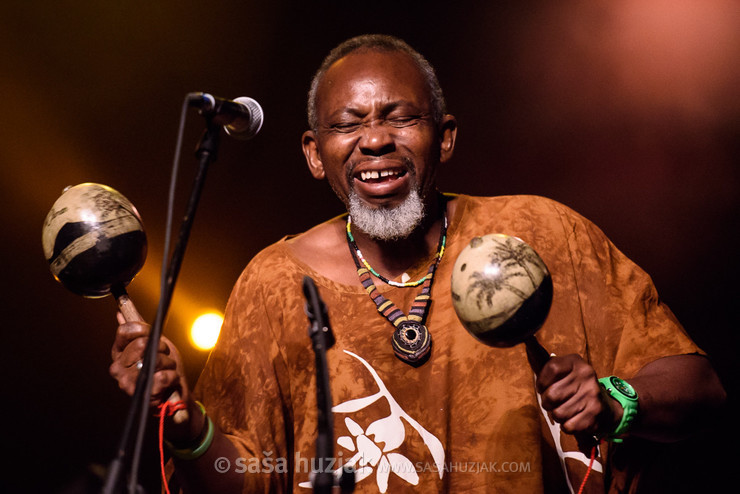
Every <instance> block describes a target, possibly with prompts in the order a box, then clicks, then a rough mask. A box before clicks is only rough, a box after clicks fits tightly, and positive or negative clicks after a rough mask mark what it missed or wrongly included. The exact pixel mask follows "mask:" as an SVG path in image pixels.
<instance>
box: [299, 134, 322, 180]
mask: <svg viewBox="0 0 740 494" xmlns="http://www.w3.org/2000/svg"><path fill="white" fill-rule="evenodd" d="M301 146H302V147H303V155H304V156H305V157H306V163H307V164H308V169H309V170H310V171H311V175H313V178H315V179H318V180H321V179H323V178H324V177H325V176H326V173H324V164H323V163H322V162H321V156H320V153H319V143H318V141H317V139H316V133H315V132H314V131H313V130H307V131H306V132H304V133H303V137H302V138H301Z"/></svg>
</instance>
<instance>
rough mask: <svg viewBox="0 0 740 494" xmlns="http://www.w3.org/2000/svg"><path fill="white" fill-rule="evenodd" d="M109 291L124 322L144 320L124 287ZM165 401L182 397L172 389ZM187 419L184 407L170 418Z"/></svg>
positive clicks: (177, 400) (177, 421)
mask: <svg viewBox="0 0 740 494" xmlns="http://www.w3.org/2000/svg"><path fill="white" fill-rule="evenodd" d="M111 292H112V293H113V296H114V297H115V298H116V303H118V310H120V311H121V314H123V318H124V319H126V322H144V318H143V317H141V314H139V311H138V310H136V306H135V305H134V303H133V302H132V301H131V298H130V297H129V296H128V293H127V292H126V290H125V289H123V288H118V289H116V290H112V291H111ZM167 401H169V402H170V403H173V404H174V403H177V402H179V401H182V398H181V397H180V393H179V392H177V391H174V392H173V393H172V394H171V395H170V397H169V398H168V399H167ZM187 419H188V411H187V410H185V409H180V410H178V411H176V412H175V415H174V417H173V418H172V420H174V421H175V423H176V424H181V423H183V422H185V421H186V420H187Z"/></svg>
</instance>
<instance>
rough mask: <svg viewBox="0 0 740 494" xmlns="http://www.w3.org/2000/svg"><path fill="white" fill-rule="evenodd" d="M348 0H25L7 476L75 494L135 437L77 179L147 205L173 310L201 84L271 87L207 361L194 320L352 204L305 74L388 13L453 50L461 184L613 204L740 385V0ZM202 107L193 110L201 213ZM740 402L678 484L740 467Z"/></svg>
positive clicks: (225, 156) (4, 85) (12, 170)
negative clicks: (186, 104)
mask: <svg viewBox="0 0 740 494" xmlns="http://www.w3.org/2000/svg"><path fill="white" fill-rule="evenodd" d="M268 4H269V6H268ZM347 5H354V4H352V3H350V2H321V1H318V2H316V1H314V2H304V3H297V2H296V3H290V2H277V1H276V2H252V1H241V2H236V1H232V2H228V1H224V0H220V1H211V2H195V1H192V0H180V1H178V2H143V1H106V2H100V1H90V0H88V1H82V0H79V1H75V2H72V1H57V2H44V1H11V2H6V3H5V4H4V5H3V9H2V12H1V13H0V95H2V110H1V115H2V117H0V181H1V185H0V186H1V189H0V190H1V192H2V194H1V195H0V197H2V199H1V200H2V204H3V207H2V208H0V221H2V231H3V235H4V242H3V252H4V256H3V258H4V259H5V264H4V268H3V269H2V273H3V281H4V282H3V284H2V300H3V302H2V308H3V310H2V326H1V327H2V334H3V341H4V343H3V345H2V347H3V351H2V352H3V353H2V358H0V365H2V378H3V380H2V381H3V385H2V389H3V405H2V409H3V422H2V424H3V427H2V430H3V436H2V437H3V439H2V442H3V449H4V451H5V457H6V458H8V457H10V460H9V461H8V460H7V459H6V460H5V461H3V462H2V475H1V476H0V491H2V492H62V491H63V490H64V489H67V491H73V490H74V489H76V488H77V487H76V486H79V483H80V482H82V481H83V480H84V479H86V478H88V477H90V476H91V473H90V472H94V471H95V470H96V468H97V466H98V465H106V464H107V463H108V462H109V460H110V459H111V458H112V457H113V454H114V450H115V446H116V444H117V442H118V437H119V435H120V430H121V427H122V424H123V421H124V416H125V412H126V409H127V403H128V400H127V398H126V397H125V396H123V394H122V393H120V392H119V391H118V389H117V385H116V383H115V382H114V381H113V380H112V379H111V378H110V377H109V376H108V365H109V362H110V354H109V352H110V345H111V342H112V339H113V335H114V332H115V328H116V321H115V316H114V315H115V306H114V303H113V301H112V299H110V298H105V299H101V300H88V299H83V298H81V297H77V296H75V295H73V294H71V293H69V292H67V291H66V290H65V289H64V288H63V287H62V286H61V285H59V284H58V283H57V282H55V281H54V279H53V278H52V276H51V274H50V273H49V270H48V266H47V262H46V260H45V259H44V256H43V253H42V250H41V240H40V239H41V225H42V223H43V220H44V218H45V216H46V213H47V212H48V211H49V209H50V208H51V205H52V204H53V203H54V201H55V200H56V199H57V198H58V197H59V195H60V194H61V192H62V189H63V188H64V187H65V186H67V185H75V184H78V183H82V182H99V183H104V184H107V185H110V186H112V187H114V188H116V189H118V190H119V191H120V192H122V193H123V194H124V195H126V196H127V197H128V198H129V199H130V200H131V201H132V202H133V203H134V204H135V205H136V206H137V208H138V210H139V212H140V213H141V215H142V217H143V219H144V223H145V227H146V230H147V234H148V238H149V256H148V260H147V264H146V266H145V268H144V269H143V271H142V272H141V274H140V275H139V276H138V277H137V278H136V280H134V282H133V283H132V284H131V285H130V288H129V292H130V294H131V296H132V298H133V299H134V301H135V302H136V304H137V306H138V307H139V310H140V311H141V312H142V314H144V316H145V317H147V318H148V319H150V320H151V319H152V318H153V315H154V313H155V309H156V304H157V300H158V275H159V270H160V263H161V259H162V243H163V235H164V219H165V213H166V209H165V206H166V195H167V190H168V186H169V183H168V181H169V173H170V168H171V165H172V158H173V155H174V150H175V139H176V134H177V125H178V119H179V114H180V107H181V104H182V101H183V98H184V97H185V94H187V93H189V92H192V91H205V92H210V93H212V94H215V95H218V96H223V97H228V98H235V97H237V96H251V97H253V98H255V99H256V100H257V101H259V102H260V104H261V105H262V107H263V108H264V111H265V124H264V127H263V130H262V132H261V133H260V134H259V135H258V136H257V137H256V138H255V139H253V140H252V141H248V142H239V141H234V140H231V139H228V138H226V137H224V138H223V140H222V144H221V148H220V154H219V157H218V161H217V162H216V163H215V164H214V165H213V167H212V168H211V171H210V173H209V175H208V179H207V183H206V189H205V192H204V194H203V198H202V201H201V205H200V208H199V211H198V215H197V217H196V221H195V227H194V229H193V233H192V240H191V243H190V245H189V247H188V252H187V256H186V259H185V262H184V265H183V269H182V273H181V277H180V280H179V283H178V286H177V290H176V293H175V298H174V301H173V305H172V309H171V312H170V317H169V320H168V323H167V326H166V329H165V334H167V335H168V336H169V337H170V338H172V339H173V340H175V342H176V343H178V345H179V346H180V348H181V350H182V352H183V353H184V354H185V358H186V359H187V362H188V366H189V367H188V371H189V373H190V374H191V379H192V380H195V379H196V377H197V375H198V373H199V372H200V369H201V367H202V365H203V363H204V362H205V359H206V358H207V355H206V354H205V353H203V352H199V351H196V350H194V349H191V347H190V346H189V343H188V341H187V338H186V336H185V330H186V328H187V326H188V325H189V324H190V322H191V321H192V319H193V317H194V316H195V315H197V314H198V313H200V312H202V311H203V310H206V309H218V310H222V309H223V307H224V304H225V302H226V299H227V297H228V295H229V292H230V289H231V286H232V283H233V282H234V280H235V279H236V277H237V276H238V275H239V273H240V271H241V269H242V268H243V266H244V265H245V264H246V263H247V262H248V261H249V259H250V258H251V257H252V256H253V255H254V254H255V253H256V252H258V250H260V249H261V248H263V247H264V246H266V245H268V244H269V243H271V242H273V241H276V240H278V239H279V238H280V237H282V236H283V235H285V234H288V233H297V232H300V231H303V230H305V229H307V228H308V227H310V226H312V225H313V224H315V223H317V222H319V221H322V220H324V219H327V218H329V217H330V216H333V215H336V214H339V213H340V212H341V205H340V203H339V202H338V201H337V200H336V199H335V198H334V196H333V195H332V193H331V191H330V190H329V188H328V187H327V186H326V184H323V183H321V182H317V181H314V180H313V179H312V178H311V177H310V175H309V173H308V171H307V168H306V166H305V164H304V161H303V156H302V154H301V151H300V146H299V143H300V135H301V133H302V132H303V130H304V129H305V127H306V124H305V116H304V115H305V110H304V108H305V94H306V91H307V89H308V83H309V79H310V77H311V75H312V73H313V71H314V70H315V69H316V68H317V66H318V65H319V63H320V61H321V59H322V58H323V56H324V55H325V54H326V52H327V51H328V50H329V49H330V48H331V47H333V46H334V45H336V44H337V43H338V42H340V41H342V40H343V39H345V38H347V37H350V36H353V35H356V34H361V33H365V32H384V33H390V34H395V35H399V36H401V37H403V38H404V39H406V40H407V41H408V42H409V43H410V44H411V45H412V46H414V47H415V48H417V49H419V50H420V51H421V52H422V53H424V54H425V55H426V56H427V57H428V59H429V60H430V61H431V63H432V64H433V65H435V66H436V68H437V71H438V75H439V78H440V80H441V83H442V86H443V88H444V90H445V93H446V96H447V100H448V106H449V110H450V112H451V113H453V114H455V115H456V116H457V117H458V122H459V126H460V130H459V138H458V147H457V150H456V154H455V158H454V159H453V162H452V163H450V164H448V165H445V167H444V168H443V169H442V170H441V184H442V188H443V190H447V191H452V192H463V193H470V194H479V195H498V194H512V193H517V194H518V193H525V194H539V195H544V196H548V197H551V198H554V199H556V200H559V201H561V202H563V203H565V204H567V205H569V206H571V207H573V208H574V209H576V210H577V211H579V212H580V213H582V214H583V215H585V216H586V217H588V218H590V219H591V220H593V221H594V222H595V223H596V224H598V225H599V226H600V227H601V228H602V229H603V230H604V231H605V232H606V233H607V235H608V236H609V237H610V238H611V239H612V240H613V241H614V242H615V243H616V244H617V246H619V247H620V248H621V249H622V250H623V251H624V252H625V253H626V254H627V255H628V256H629V257H631V258H632V259H633V260H635V261H636V262H637V263H638V264H640V265H641V266H642V267H643V268H645V269H646V270H647V271H648V272H649V273H650V274H651V275H652V276H653V278H654V281H655V283H656V285H657V286H658V289H659V291H660V293H661V295H662V297H663V299H664V300H665V301H666V302H667V303H668V304H669V305H670V307H671V308H672V309H673V310H674V312H675V313H676V314H677V315H678V317H679V318H680V319H681V320H682V321H683V323H684V324H685V326H686V328H687V330H688V332H689V333H690V334H691V336H692V337H693V338H694V339H695V340H696V341H697V342H698V343H699V344H700V345H701V346H702V347H703V348H704V349H705V350H706V351H707V352H708V353H709V355H710V356H711V357H712V359H713V361H714V363H715V366H716V368H717V370H718V372H719V373H720V375H721V377H722V379H723V381H724V383H725V385H726V387H727V389H728V391H730V394H731V400H732V403H733V404H734V394H735V393H736V391H737V389H738V381H737V377H736V374H737V365H736V361H735V355H736V353H737V347H738V336H737V331H736V330H737V328H738V322H739V321H738V315H737V314H738V310H737V305H738V300H739V299H738V295H739V293H738V289H737V286H738V285H737V278H738V274H740V273H739V271H740V270H739V269H738V268H739V266H740V263H738V261H737V258H736V256H737V238H738V235H737V229H738V226H740V225H739V224H738V213H739V212H740V201H739V198H740V197H739V191H740V183H739V181H740V177H739V172H738V165H739V164H740V163H739V161H740V160H739V158H740V146H739V145H738V142H739V139H738V138H739V137H740V125H739V124H740V97H739V96H738V87H740V5H739V4H738V2H736V1H729V0H727V1H713V0H694V1H678V2H675V1H668V0H656V1H651V2H643V1H641V0H629V1H623V2H609V1H606V0H597V1H592V0H591V1H586V0H583V1H578V0H572V1H565V0H561V1H544V0H540V1H536V0H529V1H526V0H525V1H520V2H478V3H473V2H449V3H442V2H401V1H398V2H372V3H370V2H366V3H362V4H360V3H358V4H357V5H361V6H347ZM202 126H203V120H202V117H200V116H199V115H198V114H197V112H196V111H195V110H192V111H191V112H190V113H188V121H187V127H186V136H185V149H184V155H183V160H182V164H181V166H182V173H181V176H180V187H179V196H178V201H179V202H178V204H177V209H176V212H177V215H178V216H177V218H178V223H179V218H180V216H181V214H182V212H183V211H184V201H185V198H186V197H187V194H188V193H189V190H190V185H191V182H192V177H193V174H194V171H195V168H196V162H195V158H194V156H193V155H192V150H193V149H194V147H195V145H196V143H197V141H198V138H199V136H200V133H201V131H202ZM736 413H737V412H736V408H731V409H730V411H728V412H727V414H726V416H725V417H723V418H722V419H721V420H718V421H717V422H716V423H714V424H710V425H711V426H712V427H711V429H710V431H709V432H708V433H707V434H705V435H704V436H702V437H701V438H700V439H699V440H696V441H692V442H690V443H688V444H687V445H683V446H680V447H679V449H678V451H679V454H677V455H676V457H677V458H678V460H676V461H675V462H673V463H672V465H673V467H672V468H673V470H670V471H669V472H667V473H666V474H665V477H664V480H665V482H667V483H670V484H671V485H682V486H684V487H687V489H688V486H694V485H702V486H704V487H707V486H711V485H714V484H713V482H715V481H716V482H717V484H716V485H721V483H723V482H725V481H727V482H729V481H730V480H729V479H730V474H731V473H730V471H728V469H729V468H731V467H733V466H734V464H735V460H736V459H737V453H735V452H734V451H735V450H734V448H732V447H730V445H729V443H730V442H731V441H733V440H734V441H736V440H737V433H736V432H735V430H736V429H737V427H736V424H735V422H734V418H735V415H736ZM681 448H683V449H681ZM666 454H669V453H666ZM671 454H673V453H671ZM726 455H732V458H731V459H730V458H726ZM723 457H725V459H723ZM148 465H149V466H151V465H150V464H148ZM154 466H155V468H156V464H154ZM677 479H678V480H677ZM733 479H734V477H733ZM78 490H79V489H78Z"/></svg>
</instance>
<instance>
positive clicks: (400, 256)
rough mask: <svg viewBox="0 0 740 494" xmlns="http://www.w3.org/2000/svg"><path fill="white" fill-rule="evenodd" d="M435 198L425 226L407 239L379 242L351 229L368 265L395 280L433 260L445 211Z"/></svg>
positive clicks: (437, 196) (426, 217)
mask: <svg viewBox="0 0 740 494" xmlns="http://www.w3.org/2000/svg"><path fill="white" fill-rule="evenodd" d="M444 200H445V199H444V198H441V197H440V196H439V195H438V194H435V197H434V199H433V200H432V201H431V204H430V205H429V206H428V208H427V211H428V214H426V215H425V217H424V219H423V220H422V223H421V224H420V225H419V226H418V227H417V228H416V229H415V230H414V231H413V232H412V233H411V234H410V235H409V236H408V237H406V238H403V239H397V240H378V239H375V238H372V237H370V236H369V235H367V234H366V233H365V232H363V231H362V230H360V229H358V228H356V227H355V225H354V224H353V225H352V236H353V237H354V239H355V242H356V243H357V246H358V247H359V248H360V250H362V254H363V255H364V256H365V258H366V259H367V261H368V262H369V263H370V264H371V265H372V266H373V267H374V268H375V269H376V270H377V271H378V272H380V273H381V274H383V275H384V276H386V277H387V278H391V279H392V278H396V277H398V276H400V275H401V274H402V273H404V272H405V271H406V270H408V269H409V268H410V267H412V266H414V265H416V264H418V263H419V262H420V261H422V260H424V259H428V258H429V257H430V256H432V255H433V254H434V253H435V252H436V251H437V248H438V244H439V236H440V232H441V229H442V225H443V223H444V207H442V202H441V201H444Z"/></svg>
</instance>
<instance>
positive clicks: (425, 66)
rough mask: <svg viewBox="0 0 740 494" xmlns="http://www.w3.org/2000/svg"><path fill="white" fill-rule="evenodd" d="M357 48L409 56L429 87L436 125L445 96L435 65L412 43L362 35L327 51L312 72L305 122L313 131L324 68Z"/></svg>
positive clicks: (443, 112) (315, 125)
mask: <svg viewBox="0 0 740 494" xmlns="http://www.w3.org/2000/svg"><path fill="white" fill-rule="evenodd" d="M360 50H363V51H365V50H367V51H370V50H375V51H389V52H394V51H395V52H401V53H406V54H407V55H409V56H410V57H411V59H412V60H413V61H414V63H416V65H417V67H418V68H419V70H420V71H421V73H422V74H423V76H424V80H425V82H426V85H427V87H428V89H429V94H430V95H431V101H430V103H431V104H432V118H433V119H434V123H435V124H439V123H440V122H441V121H442V116H444V114H445V112H446V104H445V99H444V95H443V94H442V88H441V87H440V85H439V81H438V80H437V74H436V73H435V72H434V67H432V65H431V64H430V63H429V62H428V61H427V59H426V58H424V56H423V55H422V54H421V53H419V52H418V51H416V50H414V49H413V48H411V46H409V45H408V43H406V42H405V41H403V40H402V39H399V38H396V37H394V36H389V35H386V34H363V35H361V36H355V37H354V38H350V39H348V40H347V41H344V42H343V43H341V44H340V45H339V46H337V47H336V48H334V49H333V50H332V51H330V52H329V54H328V55H327V56H326V58H325V59H324V61H323V62H322V63H321V66H320V67H319V70H317V71H316V73H315V74H314V76H313V79H311V88H310V89H309V91H308V125H309V127H310V128H311V129H312V130H314V131H315V130H317V129H318V124H319V122H318V116H317V115H316V98H317V93H318V89H319V84H320V83H321V80H322V79H323V78H324V74H326V71H327V70H329V67H331V66H332V65H333V64H334V62H336V61H337V60H339V59H340V58H343V57H345V56H347V55H349V54H350V53H352V52H355V51H360Z"/></svg>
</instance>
